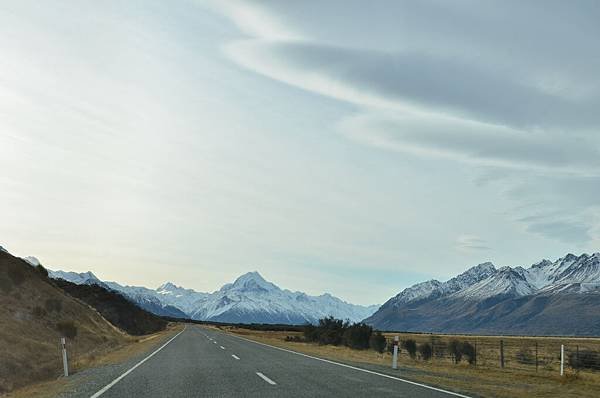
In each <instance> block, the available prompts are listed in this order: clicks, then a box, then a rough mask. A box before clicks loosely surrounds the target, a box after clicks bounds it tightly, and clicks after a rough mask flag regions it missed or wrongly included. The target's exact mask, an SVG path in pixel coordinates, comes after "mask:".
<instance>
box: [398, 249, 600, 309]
mask: <svg viewBox="0 0 600 398" xmlns="http://www.w3.org/2000/svg"><path fill="white" fill-rule="evenodd" d="M573 284H580V285H578V286H579V287H577V288H576V289H575V288H573V287H572V286H571V288H570V290H569V291H571V292H573V291H575V290H577V291H580V292H584V291H589V290H593V289H595V286H596V284H598V285H600V253H595V254H593V255H591V256H590V255H588V254H582V255H581V256H579V257H578V256H575V255H573V254H567V255H566V256H565V257H562V258H559V259H558V260H556V261H554V262H551V261H549V260H542V261H540V262H539V263H536V264H533V265H532V266H531V267H529V268H528V269H525V268H523V267H514V268H511V267H502V268H500V269H496V268H495V267H494V265H493V264H492V263H489V262H488V263H483V264H479V265H477V266H475V267H472V268H470V269H468V270H467V271H465V272H463V273H462V274H460V275H458V276H456V277H454V278H452V279H449V280H448V281H446V282H440V281H437V280H435V279H432V280H430V281H427V282H421V283H417V284H415V285H413V286H411V287H408V288H406V289H404V290H403V291H401V292H400V293H399V294H398V295H396V296H395V297H393V298H391V299H390V300H389V301H388V303H386V304H391V305H394V306H400V305H403V304H406V303H410V302H414V301H418V300H424V299H430V298H436V297H443V296H451V295H452V296H453V297H463V298H470V299H484V298H488V297H493V296H498V295H513V296H515V297H518V296H527V295H531V294H536V293H541V292H545V293H551V292H561V291H564V289H561V288H560V287H563V286H566V285H573Z"/></svg>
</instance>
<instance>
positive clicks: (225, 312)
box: [191, 272, 376, 323]
mask: <svg viewBox="0 0 600 398" xmlns="http://www.w3.org/2000/svg"><path fill="white" fill-rule="evenodd" d="M375 310H376V308H374V306H371V307H364V306H359V305H354V304H349V303H347V302H345V301H342V300H340V299H338V298H336V297H333V296H332V295H330V294H327V293H326V294H323V295H320V296H309V295H307V294H306V293H302V292H291V291H289V290H282V289H280V288H279V287H277V286H276V285H274V284H273V283H271V282H268V281H266V280H265V279H264V278H263V277H262V276H261V275H260V274H259V273H258V272H249V273H247V274H244V275H242V276H240V277H239V278H238V279H236V280H235V282H234V283H232V284H227V285H225V286H223V287H222V288H221V289H220V290H219V291H217V292H215V293H213V294H212V295H210V297H208V298H207V300H206V302H205V303H203V305H202V306H201V307H200V308H199V309H198V310H197V311H195V312H194V313H192V314H191V315H192V318H193V319H198V320H214V321H222V322H247V321H248V320H249V319H253V321H252V322H263V323H306V322H311V323H314V322H316V321H318V320H319V319H320V318H323V317H326V316H330V315H331V316H334V317H336V318H340V319H349V320H350V321H353V322H357V321H361V320H363V319H364V318H366V317H367V316H369V315H371V314H372V313H373V312H374V311H375Z"/></svg>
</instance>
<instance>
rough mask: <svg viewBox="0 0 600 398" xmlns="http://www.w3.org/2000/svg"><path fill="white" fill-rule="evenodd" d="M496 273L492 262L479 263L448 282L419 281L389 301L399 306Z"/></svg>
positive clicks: (457, 287)
mask: <svg viewBox="0 0 600 398" xmlns="http://www.w3.org/2000/svg"><path fill="white" fill-rule="evenodd" d="M495 273H496V268H495V267H494V265H493V264H492V263H483V264H479V265H476V266H475V267H472V268H469V269H468V270H467V271H465V272H463V273H462V274H460V275H458V276H455V277H454V278H452V279H449V280H448V281H446V282H440V281H437V280H435V279H432V280H430V281H427V282H421V283H417V284H416V285H413V286H411V287H409V288H406V289H404V290H403V291H402V292H400V293H399V294H398V295H396V296H395V297H393V298H392V299H390V300H389V301H388V303H389V304H391V305H393V306H399V305H401V304H406V303H410V302H413V301H418V300H424V299H430V298H435V297H440V296H444V295H448V294H452V293H455V292H458V291H460V290H462V289H464V288H467V287H469V286H471V285H474V284H476V283H478V282H480V281H482V280H484V279H486V278H488V277H490V276H492V275H494V274H495ZM386 304H387V303H386Z"/></svg>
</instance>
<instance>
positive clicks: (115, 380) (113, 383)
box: [90, 325, 187, 398]
mask: <svg viewBox="0 0 600 398" xmlns="http://www.w3.org/2000/svg"><path fill="white" fill-rule="evenodd" d="M186 328H187V325H186V326H184V327H183V330H182V331H181V332H179V333H177V334H176V335H175V336H173V337H171V339H169V341H167V342H166V343H165V344H163V345H161V346H160V347H158V348H157V349H156V350H155V351H154V352H152V354H150V355H148V356H147V357H146V358H144V359H142V360H141V361H139V362H138V363H136V364H135V365H133V367H132V368H130V369H129V370H128V371H127V372H125V373H123V374H122V375H121V376H119V377H117V378H116V379H114V380H113V381H111V382H110V383H109V384H107V385H106V386H104V387H103V388H102V389H101V390H100V391H98V392H97V393H95V394H94V395H92V396H91V397H90V398H98V397H99V396H100V395H102V394H104V393H105V392H107V391H108V390H109V389H110V388H111V387H112V386H114V385H115V384H117V383H118V382H120V381H121V380H123V378H124V377H125V376H127V375H128V374H129V373H131V372H133V371H134V370H135V369H136V368H137V367H138V366H140V365H141V364H143V363H144V362H146V361H147V360H149V359H150V358H152V357H153V356H154V355H156V354H157V353H158V352H159V351H160V350H162V349H163V348H165V347H166V346H167V344H169V343H170V342H171V341H173V340H175V339H176V338H177V336H179V335H180V334H181V333H183V332H185V329H186Z"/></svg>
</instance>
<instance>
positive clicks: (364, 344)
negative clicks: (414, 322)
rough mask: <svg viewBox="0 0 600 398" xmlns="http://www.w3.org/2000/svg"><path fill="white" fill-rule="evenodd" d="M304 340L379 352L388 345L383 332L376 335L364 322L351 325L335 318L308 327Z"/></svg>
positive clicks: (324, 319)
mask: <svg viewBox="0 0 600 398" xmlns="http://www.w3.org/2000/svg"><path fill="white" fill-rule="evenodd" d="M304 340H305V341H309V342H315V343H319V344H331V345H345V346H347V347H350V348H353V349H357V350H366V349H368V348H372V349H374V350H376V351H378V352H383V351H384V350H385V344H386V341H385V337H384V336H383V335H382V334H381V332H375V333H374V332H373V328H372V327H371V326H369V325H366V324H364V323H362V322H359V323H353V324H350V322H347V321H343V320H341V319H335V318H334V317H328V318H323V319H320V320H319V323H318V324H317V325H306V326H305V327H304Z"/></svg>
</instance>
